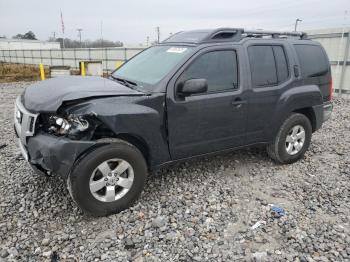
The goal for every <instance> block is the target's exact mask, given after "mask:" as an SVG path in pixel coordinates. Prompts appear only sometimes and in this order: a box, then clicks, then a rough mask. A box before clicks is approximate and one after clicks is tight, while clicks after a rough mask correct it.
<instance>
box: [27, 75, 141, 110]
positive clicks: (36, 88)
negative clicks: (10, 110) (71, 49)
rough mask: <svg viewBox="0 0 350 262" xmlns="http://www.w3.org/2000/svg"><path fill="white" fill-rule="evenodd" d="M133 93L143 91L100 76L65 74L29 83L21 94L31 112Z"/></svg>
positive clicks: (137, 94) (139, 93)
mask: <svg viewBox="0 0 350 262" xmlns="http://www.w3.org/2000/svg"><path fill="white" fill-rule="evenodd" d="M135 95H136V96H139V95H144V93H142V92H139V91H136V90H133V89H130V88H128V87H126V86H123V85H121V84H119V83H117V82H115V81H113V80H109V79H106V78H102V77H93V76H86V77H81V76H67V77H57V78H51V79H49V80H45V81H41V82H37V83H35V84H33V85H30V86H29V87H27V88H26V89H25V91H24V92H23V94H22V102H23V104H24V107H25V108H27V109H28V110H29V111H31V112H56V111H57V109H58V108H59V107H60V106H61V105H62V103H63V102H65V101H72V100H76V99H82V98H90V97H91V98H92V97H100V96H101V97H105V96H135Z"/></svg>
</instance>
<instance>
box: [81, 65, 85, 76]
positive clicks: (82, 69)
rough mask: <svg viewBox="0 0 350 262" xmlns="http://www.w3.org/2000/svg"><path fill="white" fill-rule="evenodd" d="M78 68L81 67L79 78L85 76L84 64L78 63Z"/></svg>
mask: <svg viewBox="0 0 350 262" xmlns="http://www.w3.org/2000/svg"><path fill="white" fill-rule="evenodd" d="M80 66H81V76H85V64H84V62H80Z"/></svg>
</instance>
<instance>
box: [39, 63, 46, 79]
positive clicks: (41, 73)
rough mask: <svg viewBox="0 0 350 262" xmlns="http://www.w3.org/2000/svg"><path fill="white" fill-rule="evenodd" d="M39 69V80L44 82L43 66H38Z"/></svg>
mask: <svg viewBox="0 0 350 262" xmlns="http://www.w3.org/2000/svg"><path fill="white" fill-rule="evenodd" d="M39 68H40V78H41V80H45V71H44V65H43V64H40V65H39Z"/></svg>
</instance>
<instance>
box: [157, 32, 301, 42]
mask: <svg viewBox="0 0 350 262" xmlns="http://www.w3.org/2000/svg"><path fill="white" fill-rule="evenodd" d="M247 37H252V38H267V37H271V38H287V37H297V38H298V39H306V38H307V34H306V33H304V32H279V31H265V30H244V29H243V28H219V29H215V30H193V31H181V32H178V33H176V34H173V35H172V36H170V37H169V38H167V39H165V40H164V41H163V43H180V42H181V43H191V44H199V43H207V42H238V41H240V40H242V39H243V38H247Z"/></svg>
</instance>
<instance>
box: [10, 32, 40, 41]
mask: <svg viewBox="0 0 350 262" xmlns="http://www.w3.org/2000/svg"><path fill="white" fill-rule="evenodd" d="M12 38H14V39H29V40H37V39H36V37H35V34H34V33H33V32H32V31H28V32H27V33H25V34H24V35H22V34H17V35H15V36H13V37H12Z"/></svg>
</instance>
